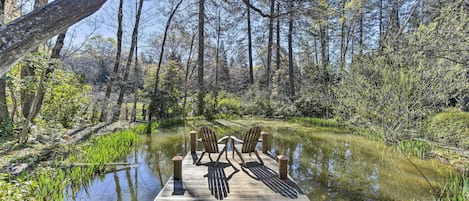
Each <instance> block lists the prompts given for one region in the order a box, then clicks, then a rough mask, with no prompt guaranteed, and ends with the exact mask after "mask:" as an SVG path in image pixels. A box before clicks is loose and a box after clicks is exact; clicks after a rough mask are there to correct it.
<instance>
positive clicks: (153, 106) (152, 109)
mask: <svg viewBox="0 0 469 201" xmlns="http://www.w3.org/2000/svg"><path fill="white" fill-rule="evenodd" d="M182 1H183V0H180V1H179V2H178V4H177V5H176V7H175V8H174V10H172V11H171V14H170V15H169V18H168V21H166V27H165V29H164V35H163V42H162V44H161V51H160V58H159V60H158V67H157V68H156V75H155V88H154V90H153V95H152V97H151V103H150V112H149V120H150V121H151V117H152V116H154V115H155V112H156V111H155V110H156V108H158V107H157V105H156V101H157V98H158V93H159V91H158V85H159V83H160V71H161V63H163V55H164V46H165V44H166V38H167V36H168V31H169V26H170V25H171V20H172V19H173V17H174V14H176V11H177V10H178V8H179V6H180V5H181V3H182Z"/></svg>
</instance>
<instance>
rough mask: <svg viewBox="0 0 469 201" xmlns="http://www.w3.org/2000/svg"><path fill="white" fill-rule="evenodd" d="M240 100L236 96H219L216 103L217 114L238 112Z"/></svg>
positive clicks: (237, 113)
mask: <svg viewBox="0 0 469 201" xmlns="http://www.w3.org/2000/svg"><path fill="white" fill-rule="evenodd" d="M240 108H241V101H240V100H239V99H238V98H236V97H225V98H220V99H219V100H218V104H217V110H218V113H219V114H227V115H231V114H236V115H239V114H240Z"/></svg>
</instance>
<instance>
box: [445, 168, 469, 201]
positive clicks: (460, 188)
mask: <svg viewBox="0 0 469 201" xmlns="http://www.w3.org/2000/svg"><path fill="white" fill-rule="evenodd" d="M468 176H469V175H467V174H462V175H460V174H451V175H450V176H449V177H448V181H447V182H446V184H445V187H444V188H443V190H442V192H441V194H440V200H448V201H466V200H469V178H468Z"/></svg>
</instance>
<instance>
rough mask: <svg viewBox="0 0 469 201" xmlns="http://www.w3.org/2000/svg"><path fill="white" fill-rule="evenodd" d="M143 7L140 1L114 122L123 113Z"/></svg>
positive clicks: (113, 117)
mask: <svg viewBox="0 0 469 201" xmlns="http://www.w3.org/2000/svg"><path fill="white" fill-rule="evenodd" d="M142 6H143V0H140V1H139V5H138V11H137V15H136V16H135V25H134V30H133V32H132V42H131V43H130V51H129V56H128V57H127V63H126V64H125V71H124V80H122V82H121V83H120V92H119V98H118V99H117V105H116V107H115V109H114V115H113V116H112V122H116V121H118V120H119V116H120V113H121V107H122V103H123V101H124V95H125V91H126V89H127V80H128V79H129V71H130V66H131V65H132V59H133V55H134V52H135V45H136V44H137V34H138V26H139V24H140V16H141V15H142Z"/></svg>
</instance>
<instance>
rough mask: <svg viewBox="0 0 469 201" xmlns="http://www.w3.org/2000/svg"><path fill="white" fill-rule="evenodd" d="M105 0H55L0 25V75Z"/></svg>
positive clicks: (89, 13)
mask: <svg viewBox="0 0 469 201" xmlns="http://www.w3.org/2000/svg"><path fill="white" fill-rule="evenodd" d="M106 1H107V0H56V1H53V2H52V3H50V4H48V5H47V6H45V7H43V8H41V9H36V10H34V11H32V12H31V13H29V14H27V15H25V16H23V17H21V18H19V19H17V20H15V21H13V22H11V23H9V24H7V25H5V26H2V27H1V28H0V63H1V64H2V66H0V76H3V75H5V73H6V72H7V71H8V70H10V69H11V67H12V65H13V64H14V63H15V62H17V61H18V60H19V59H20V58H21V57H22V56H24V55H26V54H28V53H29V52H31V51H32V50H33V49H34V48H36V47H38V46H39V45H40V44H41V43H44V42H45V41H46V40H48V39H49V38H51V37H53V36H55V35H57V34H59V33H60V32H62V31H64V30H65V29H67V28H68V27H69V26H71V25H73V24H75V23H77V22H78V21H80V20H82V19H83V18H85V17H87V16H89V15H91V14H93V13H94V12H96V11H97V10H98V9H99V8H100V7H101V6H102V5H103V4H104V3H105V2H106Z"/></svg>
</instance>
